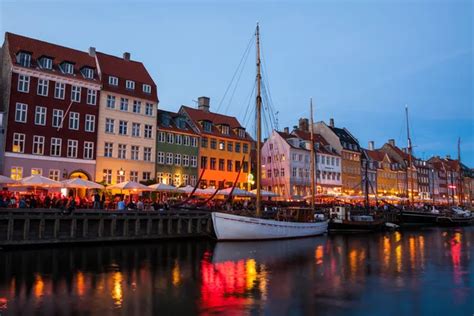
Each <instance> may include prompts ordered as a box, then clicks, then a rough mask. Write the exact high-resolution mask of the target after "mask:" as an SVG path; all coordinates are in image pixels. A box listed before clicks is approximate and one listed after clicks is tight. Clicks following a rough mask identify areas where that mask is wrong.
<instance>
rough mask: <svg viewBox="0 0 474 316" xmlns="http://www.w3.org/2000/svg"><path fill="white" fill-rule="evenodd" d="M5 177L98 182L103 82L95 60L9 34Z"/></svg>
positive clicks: (4, 58) (5, 83)
mask: <svg viewBox="0 0 474 316" xmlns="http://www.w3.org/2000/svg"><path fill="white" fill-rule="evenodd" d="M1 55H2V77H1V81H2V85H1V98H2V99H1V108H0V112H4V113H5V121H4V123H5V124H4V130H6V137H5V147H4V157H3V158H4V161H3V170H2V173H3V174H4V175H7V176H10V177H12V178H13V179H20V178H22V177H27V176H30V175H33V174H41V175H43V176H46V177H50V178H51V179H54V180H63V179H66V178H71V177H81V178H84V179H88V180H94V175H95V172H96V169H95V167H96V148H97V123H98V119H97V118H98V114H99V98H100V97H101V93H100V87H101V84H100V79H99V70H98V69H97V66H96V61H95V57H94V56H92V55H90V54H88V53H86V52H81V51H78V50H75V49H71V48H67V47H63V46H59V45H55V44H51V43H47V42H43V41H40V40H36V39H32V38H28V37H25V36H20V35H16V34H12V33H8V32H7V33H5V42H4V44H3V47H2V54H1Z"/></svg>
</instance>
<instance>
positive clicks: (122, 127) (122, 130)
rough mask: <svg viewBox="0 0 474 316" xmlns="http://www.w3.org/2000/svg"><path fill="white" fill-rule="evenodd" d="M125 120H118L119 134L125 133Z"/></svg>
mask: <svg viewBox="0 0 474 316" xmlns="http://www.w3.org/2000/svg"><path fill="white" fill-rule="evenodd" d="M127 125H128V122H127V121H119V134H120V135H127Z"/></svg>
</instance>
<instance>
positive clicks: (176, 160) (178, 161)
mask: <svg viewBox="0 0 474 316" xmlns="http://www.w3.org/2000/svg"><path fill="white" fill-rule="evenodd" d="M174 164H175V165H176V166H181V154H175V155H174Z"/></svg>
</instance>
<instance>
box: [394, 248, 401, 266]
mask: <svg viewBox="0 0 474 316" xmlns="http://www.w3.org/2000/svg"><path fill="white" fill-rule="evenodd" d="M395 261H396V263H397V272H401V271H402V245H401V244H400V245H397V247H396V248H395Z"/></svg>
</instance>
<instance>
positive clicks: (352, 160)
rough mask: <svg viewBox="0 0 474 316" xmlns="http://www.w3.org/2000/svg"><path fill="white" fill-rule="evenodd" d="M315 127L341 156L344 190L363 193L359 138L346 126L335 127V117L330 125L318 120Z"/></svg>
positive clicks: (352, 193) (351, 193)
mask: <svg viewBox="0 0 474 316" xmlns="http://www.w3.org/2000/svg"><path fill="white" fill-rule="evenodd" d="M313 128H314V131H315V132H316V133H317V134H320V135H321V136H322V137H323V138H324V139H326V141H327V142H328V143H329V145H331V147H332V148H334V150H335V151H336V152H337V154H339V155H340V156H341V164H342V165H341V167H342V169H341V170H342V174H341V177H342V192H343V193H345V194H349V195H359V194H362V172H361V151H360V145H359V141H358V140H357V138H355V137H354V136H353V135H352V134H351V133H350V132H349V131H348V130H347V129H346V128H338V127H335V125H334V119H330V121H329V125H327V124H326V123H324V122H317V123H315V124H314V126H313Z"/></svg>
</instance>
